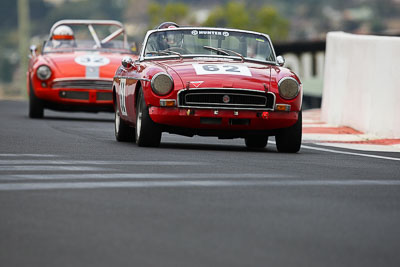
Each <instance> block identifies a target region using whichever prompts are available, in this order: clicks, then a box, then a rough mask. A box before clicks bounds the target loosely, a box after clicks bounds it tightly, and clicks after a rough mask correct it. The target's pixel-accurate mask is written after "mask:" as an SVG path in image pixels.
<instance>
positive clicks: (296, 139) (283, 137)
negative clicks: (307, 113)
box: [275, 111, 303, 153]
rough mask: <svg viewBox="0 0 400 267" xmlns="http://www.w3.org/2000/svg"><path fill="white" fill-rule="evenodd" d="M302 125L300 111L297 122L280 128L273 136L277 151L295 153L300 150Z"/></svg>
mask: <svg viewBox="0 0 400 267" xmlns="http://www.w3.org/2000/svg"><path fill="white" fill-rule="evenodd" d="M302 125H303V123H302V112H301V111H300V112H299V119H298V120H297V122H296V123H295V124H294V125H293V126H291V127H289V128H286V129H282V130H281V131H280V133H279V134H278V135H277V136H275V141H276V148H277V149H278V151H279V152H286V153H296V152H298V151H299V150H300V147H301V134H302Z"/></svg>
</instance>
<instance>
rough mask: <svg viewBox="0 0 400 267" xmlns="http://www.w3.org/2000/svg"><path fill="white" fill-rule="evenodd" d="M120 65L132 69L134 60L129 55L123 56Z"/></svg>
mask: <svg viewBox="0 0 400 267" xmlns="http://www.w3.org/2000/svg"><path fill="white" fill-rule="evenodd" d="M121 64H122V66H123V67H124V68H125V69H128V70H130V69H132V68H134V67H135V62H134V61H133V59H132V58H131V57H124V58H123V59H122V61H121Z"/></svg>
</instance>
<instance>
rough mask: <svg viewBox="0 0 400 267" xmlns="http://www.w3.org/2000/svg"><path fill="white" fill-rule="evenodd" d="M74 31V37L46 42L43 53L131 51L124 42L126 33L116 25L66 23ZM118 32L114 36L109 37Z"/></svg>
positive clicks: (51, 37)
mask: <svg viewBox="0 0 400 267" xmlns="http://www.w3.org/2000/svg"><path fill="white" fill-rule="evenodd" d="M65 25H66V26H68V27H69V28H70V29H71V31H72V37H71V36H67V37H68V38H53V36H50V38H49V40H48V41H47V42H46V43H45V44H44V47H43V53H55V52H70V51H99V50H100V51H104V52H115V53H129V52H130V49H129V47H127V44H125V43H124V33H123V32H120V31H119V30H120V27H117V26H115V25H95V24H93V25H89V26H88V25H87V24H65ZM115 32H117V34H115V35H114V36H113V37H112V38H108V37H109V36H110V35H113V33H115Z"/></svg>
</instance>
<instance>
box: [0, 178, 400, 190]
mask: <svg viewBox="0 0 400 267" xmlns="http://www.w3.org/2000/svg"><path fill="white" fill-rule="evenodd" d="M234 186H400V180H307V181H304V180H280V181H211V180H207V181H128V182H78V183H70V182H68V183H5V184H0V191H23V190H54V189H101V188H167V187H234Z"/></svg>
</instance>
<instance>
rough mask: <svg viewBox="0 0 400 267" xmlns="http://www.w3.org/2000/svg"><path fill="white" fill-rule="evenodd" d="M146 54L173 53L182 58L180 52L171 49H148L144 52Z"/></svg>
mask: <svg viewBox="0 0 400 267" xmlns="http://www.w3.org/2000/svg"><path fill="white" fill-rule="evenodd" d="M147 54H158V55H170V54H173V55H177V56H179V58H180V59H182V58H183V56H182V54H181V53H179V52H176V51H171V50H168V49H165V50H159V51H148V52H146V55H147Z"/></svg>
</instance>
